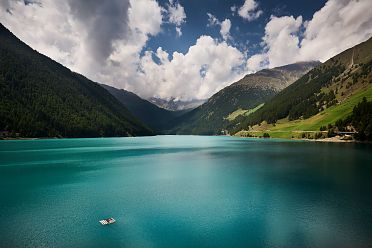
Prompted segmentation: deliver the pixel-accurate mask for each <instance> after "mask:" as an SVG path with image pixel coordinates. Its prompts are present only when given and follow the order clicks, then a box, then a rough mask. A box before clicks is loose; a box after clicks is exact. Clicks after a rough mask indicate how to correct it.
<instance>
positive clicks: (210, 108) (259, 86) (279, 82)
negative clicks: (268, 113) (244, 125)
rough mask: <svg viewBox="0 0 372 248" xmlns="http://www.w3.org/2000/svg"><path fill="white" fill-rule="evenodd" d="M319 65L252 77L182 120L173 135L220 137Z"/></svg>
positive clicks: (305, 64)
mask: <svg viewBox="0 0 372 248" xmlns="http://www.w3.org/2000/svg"><path fill="white" fill-rule="evenodd" d="M318 64H319V62H314V61H312V62H301V63H296V64H291V65H286V66H282V67H277V68H273V69H264V70H262V71H259V72H257V73H255V74H249V75H247V76H245V77H244V78H242V79H241V80H239V81H238V82H236V83H233V84H231V85H230V86H227V87H226V88H224V89H222V90H221V91H219V92H217V93H216V94H214V95H213V96H212V97H211V98H210V99H209V100H208V101H207V102H206V103H204V104H203V105H201V106H200V107H198V108H196V109H194V110H193V111H191V112H190V113H188V114H186V115H184V116H182V118H179V119H178V120H177V122H176V123H175V125H176V127H175V128H174V129H173V130H172V132H173V133H177V134H205V135H208V134H209V135H213V134H220V133H221V130H223V129H225V127H226V126H228V125H230V122H231V121H232V120H233V119H235V118H236V117H237V116H236V115H237V114H238V116H239V115H242V116H244V114H246V113H247V112H248V111H249V110H251V112H252V110H255V109H257V107H258V106H260V105H261V104H262V103H264V102H265V101H267V100H268V99H270V98H272V97H273V96H274V95H276V94H277V93H278V92H279V91H281V90H282V89H284V88H285V87H287V86H288V85H290V84H291V83H293V82H294V81H296V80H297V79H298V78H300V77H301V76H302V75H304V74H305V73H306V72H308V71H309V70H310V69H312V68H314V67H315V66H316V65H318ZM239 110H241V111H240V112H239ZM234 115H235V116H234ZM232 116H233V117H234V118H232Z"/></svg>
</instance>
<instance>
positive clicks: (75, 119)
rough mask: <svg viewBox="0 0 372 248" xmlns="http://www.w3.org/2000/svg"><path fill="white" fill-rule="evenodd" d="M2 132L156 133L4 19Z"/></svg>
mask: <svg viewBox="0 0 372 248" xmlns="http://www.w3.org/2000/svg"><path fill="white" fill-rule="evenodd" d="M0 131H6V132H9V133H11V134H12V135H14V134H17V135H19V136H22V137H101V136H132V135H151V134H152V131H151V130H150V129H149V128H148V127H146V126H145V125H144V124H142V123H141V122H140V121H139V120H137V119H136V118H135V117H134V116H133V115H132V114H131V113H130V112H129V111H128V110H127V109H126V108H125V107H124V106H123V105H122V104H121V103H120V102H118V101H117V100H116V99H115V98H114V97H113V96H112V95H111V94H110V93H109V92H107V91H106V90H105V89H103V88H102V87H101V86H100V85H99V84H97V83H95V82H92V81H90V80H88V79H87V78H85V77H84V76H82V75H79V74H77V73H74V72H72V71H70V70H69V69H67V68H65V67H63V66H62V65H60V64H58V63H57V62H55V61H53V60H51V59H49V58H48V57H46V56H44V55H41V54H39V53H38V52H37V51H34V50H33V49H31V48H30V47H28V46H27V45H26V44H24V43H23V42H22V41H21V40H19V39H18V38H17V37H15V36H14V35H13V34H12V33H11V32H10V31H9V30H7V29H6V28H5V27H4V26H3V25H1V24H0Z"/></svg>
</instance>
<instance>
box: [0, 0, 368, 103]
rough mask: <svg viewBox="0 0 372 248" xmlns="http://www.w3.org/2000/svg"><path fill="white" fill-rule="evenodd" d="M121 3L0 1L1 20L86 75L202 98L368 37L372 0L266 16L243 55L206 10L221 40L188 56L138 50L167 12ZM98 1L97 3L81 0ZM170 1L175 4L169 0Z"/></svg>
mask: <svg viewBox="0 0 372 248" xmlns="http://www.w3.org/2000/svg"><path fill="white" fill-rule="evenodd" d="M127 1H129V3H130V4H127V5H126V4H125V3H128V2H125V1H122V0H111V1H107V3H106V2H105V3H104V4H102V5H100V6H104V8H107V9H114V10H115V11H114V12H112V13H113V14H112V15H104V13H106V12H105V11H104V10H101V11H98V10H94V11H92V10H91V12H89V11H88V10H85V11H87V12H85V13H84V14H82V13H80V14H79V12H76V10H77V9H78V8H77V7H76V5H77V4H79V3H85V1H83V0H70V1H54V0H40V2H41V4H28V5H26V4H24V2H23V1H13V0H8V1H4V0H3V1H1V2H0V21H1V22H2V23H3V24H4V25H5V26H6V27H8V28H9V29H10V30H11V31H12V32H13V33H14V34H15V35H17V36H18V37H19V38H20V39H21V40H23V41H25V42H26V43H27V44H29V45H30V46H31V47H32V48H34V49H36V50H38V51H40V52H42V53H43V54H46V55H47V56H50V57H51V58H53V59H54V60H57V61H58V62H60V63H62V64H64V65H66V66H67V67H69V68H71V69H72V70H74V71H77V72H79V73H82V74H84V75H86V76H87V77H89V78H91V79H92V80H95V81H99V82H102V83H107V84H110V85H113V86H115V87H118V88H124V89H127V90H131V91H133V92H135V93H137V94H139V95H141V96H142V97H151V96H159V97H163V98H171V97H176V98H177V99H183V100H189V99H192V98H199V99H204V98H207V97H209V96H211V95H212V94H213V93H215V92H216V91H217V90H219V89H221V88H223V87H224V86H226V85H228V84H230V83H232V82H234V81H235V80H237V79H239V78H241V77H242V76H243V75H244V74H245V73H246V72H247V71H250V72H251V71H255V70H259V69H262V68H264V67H274V66H280V65H283V64H286V63H292V62H296V61H300V60H315V59H319V60H321V61H324V60H326V59H328V58H330V57H331V56H333V55H335V54H337V53H339V52H341V51H343V50H345V49H347V48H348V47H350V46H353V45H356V44H358V43H360V42H362V41H364V40H366V39H367V38H369V37H370V36H371V35H372V6H371V4H372V3H371V1H369V0H359V1H356V0H354V1H353V0H329V1H328V2H327V3H326V5H325V6H324V7H323V8H322V9H321V10H319V11H317V12H316V13H315V14H314V16H313V18H312V19H311V20H309V21H304V20H303V19H302V17H301V16H299V17H293V16H283V17H275V16H272V17H271V18H270V21H269V22H268V23H267V25H266V27H265V36H264V37H263V40H262V43H263V46H264V48H263V51H262V53H259V54H255V55H253V56H252V57H250V58H249V59H248V60H246V58H245V55H244V52H241V51H239V50H238V49H237V48H236V47H234V46H233V45H231V44H230V43H228V41H229V42H231V40H232V37H231V34H230V29H231V21H230V20H229V19H225V20H224V21H222V22H220V21H219V20H218V19H217V18H216V17H214V16H213V15H211V14H208V17H209V24H208V25H210V26H213V25H219V26H220V28H221V29H220V33H221V36H222V37H223V39H219V40H216V39H213V38H212V37H210V36H203V35H202V36H200V37H199V38H198V39H197V40H196V42H195V43H194V45H192V46H191V47H190V48H189V49H188V51H187V52H186V53H179V52H174V53H172V54H168V52H167V51H165V50H164V49H163V48H161V47H159V48H158V49H157V50H156V51H146V52H144V53H143V49H146V44H147V42H148V40H149V39H150V38H151V37H152V36H156V35H158V34H159V33H160V32H162V25H163V23H164V22H167V21H168V19H169V22H170V14H169V11H168V10H167V11H165V10H164V9H163V8H162V7H161V6H160V5H159V4H158V2H157V1H156V0H127ZM97 3H101V1H100V0H91V1H89V3H88V2H87V4H97ZM170 5H171V6H177V4H176V3H175V2H173V1H171V2H170ZM72 6H75V8H74V9H72ZM83 7H84V6H81V9H82V10H81V11H84V8H83ZM166 8H167V7H166ZM7 9H9V11H7ZM9 12H11V13H12V14H10V13H9ZM256 12H257V7H256V9H255V13H256ZM175 16H182V15H175ZM110 18H114V19H115V20H110ZM181 19H182V20H183V21H184V20H185V19H184V18H176V17H174V18H173V19H172V23H173V24H175V25H176V31H177V32H178V34H179V35H181V33H182V31H181V25H182V23H184V22H183V21H181ZM176 20H178V21H176ZM94 23H98V24H99V25H102V26H95V25H94ZM178 24H179V26H177V25H178ZM92 27H96V28H92ZM177 28H179V29H177ZM102 33H103V34H105V35H104V36H102V37H100V34H102ZM92 37H94V38H95V39H94V40H92ZM229 37H230V38H229Z"/></svg>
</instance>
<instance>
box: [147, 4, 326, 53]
mask: <svg viewBox="0 0 372 248" xmlns="http://www.w3.org/2000/svg"><path fill="white" fill-rule="evenodd" d="M325 2H326V1H325V0H311V1H298V0H270V1H260V2H259V9H261V10H262V11H263V14H262V16H260V17H259V18H258V19H256V20H254V21H251V22H249V21H246V20H244V19H243V18H241V17H240V16H239V15H238V14H236V13H235V14H233V13H232V11H231V10H230V8H231V7H232V6H242V5H243V3H244V0H232V1H226V0H225V1H224V0H186V1H185V0H183V1H179V3H180V4H181V5H182V6H183V7H184V10H185V13H186V16H187V19H186V22H185V23H184V24H183V25H182V36H181V37H177V35H176V31H175V29H174V27H173V25H172V24H164V26H163V29H164V30H163V32H161V33H160V34H159V35H157V36H155V37H151V39H150V40H149V42H148V45H147V47H146V48H145V49H150V50H156V49H157V48H158V47H159V46H161V47H163V48H164V49H165V50H167V51H168V52H170V53H172V52H174V51H179V52H182V53H185V52H187V50H188V48H189V47H190V46H192V45H193V44H195V41H196V40H197V38H198V37H199V36H201V35H210V36H212V37H215V38H221V37H220V34H219V27H218V26H213V27H207V25H208V16H207V13H211V14H213V15H214V16H216V17H217V18H218V19H219V20H221V21H222V20H224V19H226V18H228V19H230V20H231V22H232V28H231V35H232V37H233V38H234V41H235V42H236V43H238V44H241V45H243V46H246V43H247V42H248V44H249V45H248V48H249V54H255V53H257V52H258V50H260V49H261V47H260V46H259V43H260V42H261V38H262V36H263V35H264V33H265V25H266V23H267V22H268V21H269V19H270V16H271V15H275V16H288V15H293V16H299V15H302V16H303V18H304V19H305V20H310V19H311V18H312V16H313V14H314V13H315V12H316V11H317V10H319V9H321V7H323V6H324V4H325ZM159 3H160V5H162V6H163V7H166V6H167V4H169V1H168V0H161V1H159Z"/></svg>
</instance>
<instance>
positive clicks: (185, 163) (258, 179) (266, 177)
mask: <svg viewBox="0 0 372 248" xmlns="http://www.w3.org/2000/svg"><path fill="white" fill-rule="evenodd" d="M108 217H114V218H115V219H116V220H117V222H116V223H115V224H113V225H109V226H101V225H100V223H99V222H98V221H99V220H100V219H103V218H108ZM371 246H372V146H371V145H367V144H331V143H315V142H300V141H297V142H296V141H284V140H273V139H270V140H263V139H239V138H230V137H198V136H157V137H145V138H105V139H56V140H27V141H20V140H18V141H0V247H371Z"/></svg>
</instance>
